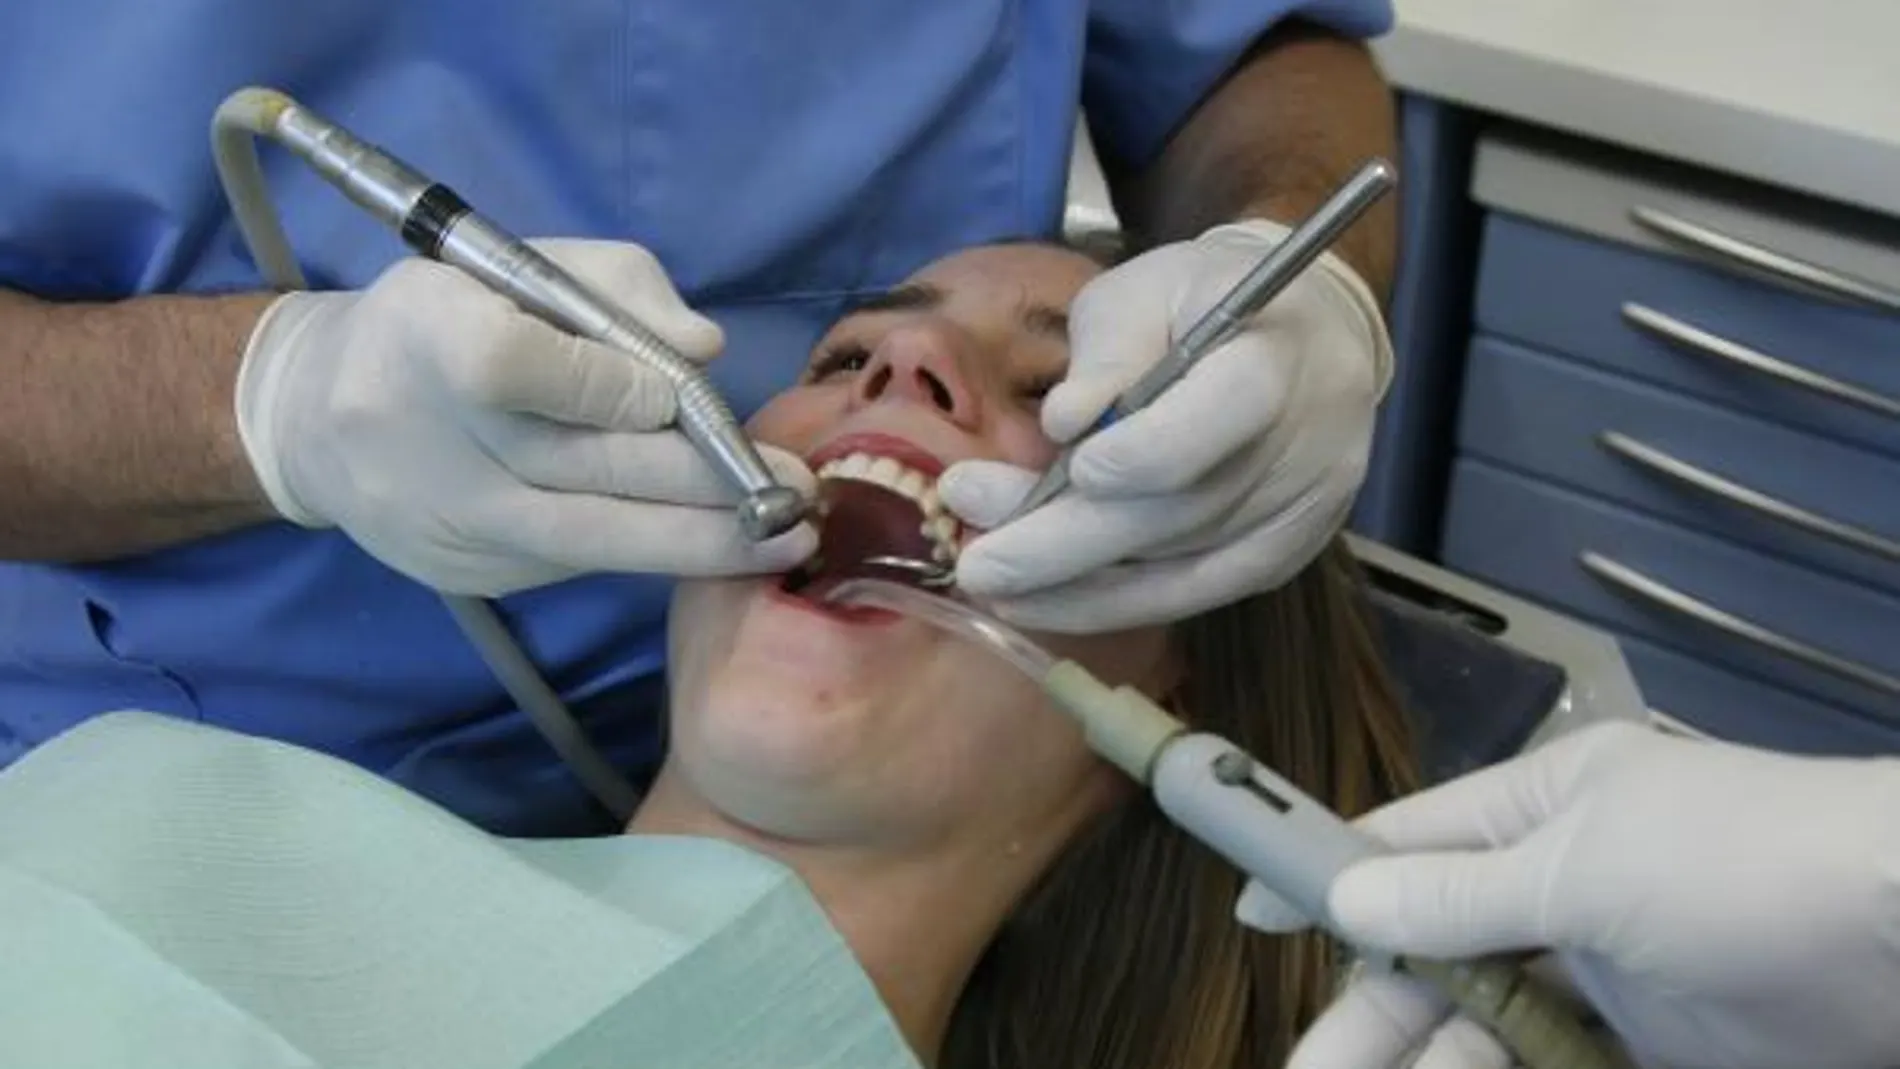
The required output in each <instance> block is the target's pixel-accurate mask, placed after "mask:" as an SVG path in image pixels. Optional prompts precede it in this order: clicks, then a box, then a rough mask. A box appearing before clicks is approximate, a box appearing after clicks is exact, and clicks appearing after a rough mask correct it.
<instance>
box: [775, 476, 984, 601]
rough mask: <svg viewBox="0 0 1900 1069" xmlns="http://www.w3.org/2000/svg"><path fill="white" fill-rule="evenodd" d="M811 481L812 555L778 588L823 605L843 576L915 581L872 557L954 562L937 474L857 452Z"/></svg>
mask: <svg viewBox="0 0 1900 1069" xmlns="http://www.w3.org/2000/svg"><path fill="white" fill-rule="evenodd" d="M818 479H819V485H818V498H819V517H820V519H819V526H818V555H817V556H816V557H814V558H812V559H811V560H809V561H806V562H805V563H804V564H803V565H801V566H799V567H798V568H796V569H794V570H793V571H792V572H790V573H789V574H787V575H786V576H785V578H784V580H783V581H781V582H780V584H779V589H780V590H781V591H782V592H784V593H787V594H792V595H795V596H797V597H799V598H801V599H803V600H806V601H810V602H813V603H822V599H823V597H824V594H825V593H826V592H827V591H828V590H830V589H831V588H832V587H834V586H836V585H837V584H839V583H841V582H843V581H844V580H846V579H852V578H877V579H890V580H894V581H896V582H902V583H908V584H910V585H913V586H916V585H920V580H921V579H922V576H921V575H920V574H919V573H918V572H916V571H913V570H909V569H905V568H901V567H889V566H885V565H881V564H879V563H876V560H877V558H879V557H899V558H904V559H907V560H914V561H920V562H923V563H926V564H937V565H943V566H946V567H947V566H950V565H953V564H954V563H955V562H956V557H957V540H958V538H959V537H960V536H961V534H962V526H961V524H959V523H958V522H957V519H956V517H954V516H951V515H950V514H949V513H948V512H946V511H945V510H944V507H943V502H942V501H940V500H939V499H938V497H937V490H936V482H937V480H936V473H934V472H930V471H925V470H921V469H920V468H918V467H913V466H911V465H908V464H906V463H904V462H903V461H900V460H897V459H895V458H893V457H890V456H886V455H881V454H876V453H871V452H862V451H860V452H850V453H846V454H844V455H842V456H839V457H836V458H835V459H832V460H829V461H827V462H825V463H823V464H822V465H820V466H819V469H818Z"/></svg>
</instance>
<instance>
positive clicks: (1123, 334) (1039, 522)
mask: <svg viewBox="0 0 1900 1069" xmlns="http://www.w3.org/2000/svg"><path fill="white" fill-rule="evenodd" d="M1288 232H1289V230H1288V228H1287V227H1284V226H1281V225H1279V224H1277V223H1272V222H1268V221H1265V220H1255V221H1249V222H1245V223H1234V224H1228V225H1225V226H1219V227H1215V228H1214V229H1212V230H1209V231H1208V232H1207V233H1205V234H1203V235H1202V236H1201V237H1199V238H1198V239H1196V240H1194V241H1187V242H1180V243H1176V244H1172V245H1166V246H1163V247H1161V248H1158V249H1154V250H1152V251H1150V252H1147V253H1145V254H1143V255H1141V256H1139V257H1136V258H1135V259H1133V260H1130V261H1129V262H1127V263H1125V264H1123V265H1121V266H1119V267H1117V268H1115V269H1113V270H1111V271H1108V272H1107V273H1105V274H1103V275H1102V276H1101V277H1099V278H1097V279H1096V280H1094V281H1093V282H1091V283H1090V284H1089V285H1088V287H1087V288H1085V289H1084V290H1083V291H1082V293H1081V295H1080V296H1079V297H1078V298H1077V299H1076V301H1075V303H1074V305H1073V306H1072V307H1071V308H1070V313H1069V320H1070V323H1069V333H1070V351H1071V354H1072V355H1071V364H1070V368H1069V372H1068V375H1067V377H1066V378H1065V380H1064V381H1063V382H1062V384H1061V385H1059V386H1057V387H1056V388H1055V389H1054V390H1052V391H1051V392H1050V394H1049V396H1048V398H1047V399H1046V400H1045V402H1044V404H1043V409H1042V424H1043V429H1044V431H1045V432H1046V433H1047V434H1048V435H1049V437H1050V438H1051V439H1053V440H1054V441H1056V442H1058V443H1068V442H1071V441H1073V440H1074V439H1076V438H1077V437H1078V436H1079V435H1081V434H1082V433H1083V432H1084V431H1086V430H1087V429H1089V428H1090V427H1091V426H1093V425H1094V423H1095V421H1096V420H1097V419H1098V418H1099V417H1100V416H1101V415H1102V414H1103V413H1104V412H1105V411H1107V410H1108V408H1109V407H1110V405H1111V404H1113V403H1114V401H1115V399H1116V398H1117V397H1118V396H1119V395H1120V394H1121V393H1122V392H1123V391H1125V390H1127V389H1128V388H1129V386H1131V385H1132V384H1133V383H1134V382H1135V381H1136V379H1137V378H1138V377H1139V376H1140V375H1141V374H1142V373H1143V372H1144V371H1146V370H1147V369H1148V368H1149V367H1150V366H1152V365H1153V364H1155V363H1156V362H1157V361H1159V360H1160V359H1161V358H1162V356H1163V355H1164V354H1165V353H1166V352H1167V351H1168V348H1169V344H1170V341H1171V339H1173V338H1175V337H1178V336H1180V335H1181V334H1182V333H1184V332H1186V331H1187V330H1188V329H1189V327H1190V326H1192V325H1193V324H1194V323H1195V321H1196V320H1198V319H1199V318H1200V317H1201V316H1202V314H1203V313H1205V312H1206V311H1207V310H1208V308H1209V307H1211V306H1212V305H1213V304H1214V303H1215V302H1216V301H1218V300H1219V299H1220V298H1221V297H1222V295H1224V294H1226V293H1227V292H1228V290H1229V289H1231V288H1232V287H1233V286H1234V284H1235V283H1236V282H1237V281H1238V280H1239V279H1240V278H1241V277H1242V276H1243V275H1245V274H1246V273H1247V272H1248V271H1249V270H1250V269H1251V268H1252V267H1253V266H1254V265H1255V264H1257V263H1259V262H1260V260H1261V258H1262V257H1263V256H1264V255H1265V254H1266V253H1267V251H1268V250H1269V249H1271V248H1273V247H1274V246H1275V245H1277V244H1278V243H1279V242H1281V241H1282V240H1284V239H1285V237H1286V235H1287V234H1288ZM1391 375H1392V349H1391V343H1390V341H1389V339H1388V336H1387V333H1386V328H1385V323H1384V320H1383V318H1382V317H1381V315H1380V311H1379V306H1378V302H1377V300H1376V299H1375V298H1374V297H1373V294H1372V292H1371V290H1370V289H1369V288H1368V287H1367V286H1366V284H1365V282H1363V281H1362V280H1361V279H1360V278H1359V276H1358V274H1357V273H1355V272H1354V271H1353V270H1352V268H1350V267H1349V266H1347V265H1346V263H1345V261H1343V260H1341V259H1340V258H1338V257H1337V256H1335V255H1332V254H1330V253H1329V254H1326V255H1324V256H1322V257H1320V259H1319V260H1318V261H1316V262H1315V263H1314V264H1313V266H1312V267H1310V268H1309V269H1307V270H1306V271H1305V272H1304V273H1302V274H1301V275H1300V277H1298V278H1297V279H1296V280H1294V281H1293V282H1292V284H1291V285H1289V286H1288V287H1287V289H1286V290H1285V291H1284V292H1282V293H1281V294H1279V296H1278V297H1277V298H1275V299H1274V300H1273V301H1272V302H1271V303H1270V304H1269V305H1268V306H1267V307H1266V308H1265V309H1264V310H1263V311H1261V312H1260V313H1258V314H1257V315H1255V316H1253V317H1252V318H1251V320H1250V321H1249V322H1248V324H1247V326H1246V327H1245V328H1243V329H1241V330H1240V331H1239V332H1238V333H1236V334H1235V335H1234V336H1233V337H1231V338H1230V339H1228V340H1227V341H1226V342H1225V343H1223V344H1222V345H1220V346H1219V347H1218V348H1216V349H1215V350H1213V351H1212V352H1210V353H1209V354H1208V355H1207V356H1206V357H1205V358H1204V359H1202V360H1201V361H1200V362H1199V363H1198V364H1196V365H1195V366H1194V367H1193V369H1192V370H1191V371H1189V372H1188V374H1187V375H1186V376H1185V377H1184V378H1183V379H1182V380H1181V381H1180V382H1179V383H1178V384H1176V385H1175V386H1173V387H1171V388H1170V389H1168V391H1167V392H1166V393H1164V394H1162V395H1161V396H1160V397H1159V398H1158V399H1156V400H1155V401H1154V402H1153V403H1152V404H1151V405H1150V406H1149V407H1147V408H1145V409H1143V410H1141V411H1139V412H1136V413H1134V414H1133V415H1130V416H1128V417H1127V418H1125V419H1123V420H1121V421H1120V422H1118V423H1116V424H1115V425H1114V426H1112V427H1110V428H1108V429H1106V430H1103V431H1101V432H1100V433H1098V434H1096V435H1095V436H1094V437H1093V438H1091V439H1089V440H1088V441H1087V442H1085V443H1084V444H1083V445H1082V446H1081V447H1080V448H1079V449H1078V450H1077V451H1076V454H1075V456H1074V459H1073V462H1072V464H1071V466H1070V477H1071V479H1072V483H1073V489H1072V491H1071V492H1065V493H1063V494H1062V495H1060V496H1058V497H1056V498H1055V499H1053V500H1052V501H1050V502H1049V503H1048V504H1047V505H1045V506H1043V507H1041V508H1038V509H1035V510H1034V511H1031V512H1029V513H1027V514H1025V515H1023V516H1022V517H1021V518H1019V519H1014V520H1011V521H1010V522H1008V523H1007V524H1004V525H1003V526H1001V527H1000V528H997V529H996V530H994V531H992V532H991V533H988V534H985V535H982V536H980V537H978V538H976V539H975V540H973V541H972V542H971V543H970V545H969V546H967V547H966V548H965V550H964V552H963V555H962V557H961V558H960V560H959V562H958V566H957V580H958V583H959V585H960V586H961V587H962V588H963V589H964V590H965V591H966V592H968V593H970V594H972V595H974V596H976V597H979V598H982V599H985V600H986V601H988V602H990V603H991V604H992V607H993V608H994V610H995V611H996V612H997V613H998V615H1000V616H1002V617H1004V618H1006V619H1009V620H1011V621H1012V622H1014V623H1016V624H1018V625H1019V626H1023V627H1030V628H1035V629H1040V630H1048V631H1067V632H1093V631H1107V630H1114V629H1118V628H1125V627H1133V626H1140V625H1144V624H1150V623H1155V622H1160V621H1168V620H1176V619H1181V618H1183V617H1187V616H1191V615H1193V614H1195V613H1197V612H1201V611H1204V610H1206V609H1208V608H1211V607H1213V606H1215V605H1219V604H1221V603H1224V602H1228V601H1233V600H1236V599H1239V598H1241V597H1244V596H1246V595H1248V594H1252V593H1256V592H1258V591H1261V590H1266V589H1270V588H1272V587H1274V586H1277V585H1278V584H1280V583H1282V582H1284V581H1285V580H1286V579H1287V578H1288V577H1289V576H1291V575H1292V574H1293V573H1294V572H1296V571H1298V570H1299V569H1300V568H1301V567H1303V566H1304V565H1305V564H1306V563H1307V562H1308V561H1309V560H1311V559H1312V557H1313V555H1314V554H1315V553H1317V552H1318V551H1319V549H1320V548H1321V547H1322V546H1323V545H1324V544H1325V543H1326V540H1327V539H1329V538H1331V537H1332V536H1333V534H1335V533H1336V532H1337V531H1338V529H1339V525H1340V524H1341V523H1342V522H1343V521H1344V518H1345V516H1346V513H1347V512H1348V510H1350V508H1351V506H1352V502H1353V500H1354V497H1355V496H1356V494H1357V493H1358V490H1359V487H1360V484H1361V482H1362V480H1363V479H1364V476H1365V467H1366V460H1367V455H1368V453H1369V450H1370V448H1371V442H1372V429H1373V422H1374V417H1375V415H1376V409H1377V405H1378V401H1379V398H1380V396H1381V395H1382V394H1383V392H1384V390H1385V388H1386V385H1387V384H1388V382H1389V381H1390V379H1391ZM1035 481H1036V476H1035V474H1034V473H1032V472H1027V471H1024V470H1022V469H1020V468H1014V467H1009V466H1006V465H1001V464H994V463H986V462H979V461H967V462H965V463H962V464H959V465H957V466H955V467H953V468H951V469H950V470H949V471H948V472H947V473H945V476H944V478H943V479H942V480H941V481H940V482H939V484H938V491H939V492H940V493H941V494H942V495H943V500H944V503H945V504H947V505H948V506H949V507H950V508H951V509H952V510H954V511H956V512H957V513H959V514H960V515H962V516H963V517H964V518H965V519H966V520H968V521H969V522H971V523H972V524H974V525H976V526H977V527H980V528H992V527H996V524H997V523H998V522H999V521H1001V520H1002V519H1003V518H1004V517H1006V516H1008V515H1009V514H1010V513H1011V512H1012V511H1013V510H1014V508H1015V506H1016V504H1017V503H1018V502H1019V501H1021V500H1022V499H1023V497H1024V495H1025V494H1026V493H1027V492H1028V491H1029V489H1030V487H1031V485H1032V484H1033V483H1034V482H1035Z"/></svg>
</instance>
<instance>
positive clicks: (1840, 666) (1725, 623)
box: [1579, 551, 1900, 697]
mask: <svg viewBox="0 0 1900 1069" xmlns="http://www.w3.org/2000/svg"><path fill="white" fill-rule="evenodd" d="M1579 559H1580V560H1581V561H1582V563H1583V566H1584V568H1586V569H1588V570H1589V571H1590V572H1591V574H1593V575H1595V576H1596V577H1597V578H1599V579H1602V580H1603V581H1604V582H1606V583H1609V584H1610V585H1611V586H1615V587H1619V588H1621V589H1622V590H1625V591H1627V592H1629V593H1631V594H1635V595H1636V596H1638V597H1640V598H1643V599H1645V600H1647V601H1650V602H1653V603H1655V604H1657V605H1660V606H1662V607H1663V608H1665V609H1669V610H1671V611H1672V612H1676V613H1679V614H1681V615H1683V616H1686V617H1688V618H1689V619H1691V620H1694V621H1695V622H1697V623H1699V624H1703V625H1704V626H1707V627H1712V628H1715V629H1716V630H1718V631H1721V632H1723V633H1725V634H1728V635H1731V636H1733V637H1735V638H1739V639H1741V640H1743V641H1744V642H1748V643H1752V644H1753V645H1756V646H1759V647H1761V648H1763V649H1766V650H1769V651H1772V652H1774V653H1778V654H1780V655H1782V656H1783V657H1787V658H1788V659H1790V660H1793V661H1796V662H1798V663H1800V664H1805V665H1807V666H1809V667H1810V668H1818V669H1820V670H1821V671H1823V672H1827V673H1830V674H1832V675H1836V676H1839V677H1841V678H1843V679H1849V680H1852V681H1854V682H1856V683H1859V684H1861V685H1862V686H1865V687H1871V688H1873V689H1874V690H1878V691H1883V692H1885V693H1886V694H1888V695H1890V696H1894V697H1900V679H1896V678H1894V677H1893V676H1890V675H1888V674H1886V673H1885V672H1881V671H1877V670H1875V669H1872V668H1869V667H1867V666H1866V665H1863V664H1860V663H1857V662H1855V661H1850V660H1848V659H1846V658H1845V657H1839V656H1836V655H1834V654H1832V653H1829V652H1827V651H1826V650H1822V649H1816V648H1815V647H1813V646H1810V645H1808V644H1807V643H1805V642H1801V641H1799V640H1797V639H1792V638H1789V637H1788V636H1786V635H1783V634H1780V633H1778V632H1775V631H1770V630H1769V629H1768V628H1765V627H1763V626H1761V625H1760V624H1758V623H1755V622H1754V621H1752V620H1745V619H1743V618H1741V617H1739V616H1736V615H1735V614H1734V613H1730V612H1724V611H1723V610H1721V609H1718V608H1716V607H1715V606H1713V605H1710V604H1709V603H1708V602H1705V601H1701V600H1699V599H1697V598H1693V597H1690V596H1689V595H1688V594H1684V593H1683V592H1682V591H1680V590H1677V589H1676V588H1674V587H1672V586H1667V585H1665V584H1662V583H1659V582H1657V581H1656V580H1654V579H1651V578H1650V577H1649V576H1647V575H1644V574H1643V573H1641V572H1639V571H1637V570H1635V569H1634V568H1631V567H1629V566H1627V565H1624V564H1619V563H1617V562H1616V561H1613V560H1611V559H1610V558H1608V557H1605V556H1603V555H1601V554H1598V553H1591V552H1588V551H1586V552H1585V553H1584V554H1583V555H1582V556H1581V557H1580V558H1579Z"/></svg>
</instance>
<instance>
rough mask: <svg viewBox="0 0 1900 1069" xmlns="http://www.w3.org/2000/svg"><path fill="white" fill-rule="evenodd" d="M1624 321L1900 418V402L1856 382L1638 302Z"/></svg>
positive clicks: (1779, 378) (1630, 306)
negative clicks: (1847, 380)
mask: <svg viewBox="0 0 1900 1069" xmlns="http://www.w3.org/2000/svg"><path fill="white" fill-rule="evenodd" d="M1623 318H1624V319H1627V320H1629V321H1630V322H1631V323H1633V324H1635V325H1636V326H1638V327H1641V328H1642V329H1644V330H1647V331H1649V332H1650V333H1651V334H1654V335H1656V336H1657V337H1660V338H1662V339H1663V340H1664V341H1669V342H1674V343H1675V344H1677V345H1680V346H1683V347H1685V348H1688V349H1693V350H1695V351H1696V352H1698V353H1701V354H1703V355H1704V356H1712V357H1715V358H1716V359H1717V360H1725V361H1727V362H1729V363H1731V364H1734V365H1736V366H1738V367H1744V368H1747V369H1748V370H1750V371H1753V372H1756V373H1758V374H1762V375H1766V376H1768V377H1769V378H1772V379H1775V380H1777V381H1779V382H1785V383H1787V384H1788V385H1790V386H1799V387H1801V388H1802V389H1804V390H1810V391H1812V392H1814V393H1818V394H1820V395H1821V396H1823V397H1829V398H1833V399H1834V400H1836V401H1845V402H1847V403H1848V404H1850V405H1859V406H1860V407H1862V408H1865V409H1869V410H1871V411H1874V412H1878V413H1880V414H1881V415H1883V416H1894V417H1900V401H1896V400H1894V399H1893V398H1891V397H1888V396H1887V395H1886V394H1882V393H1875V392H1874V391H1872V390H1867V389H1863V388H1861V387H1859V386H1855V385H1853V384H1852V383H1847V382H1842V381H1841V380H1839V379H1835V378H1829V377H1828V376H1826V375H1823V374H1820V373H1819V372H1815V371H1810V370H1808V369H1807V368H1804V367H1800V366H1798V365H1795V364H1790V363H1788V362H1787V361H1786V360H1780V359H1777V358H1775V357H1772V356H1769V355H1768V354H1767V353H1763V352H1758V351H1756V350H1754V349H1750V348H1749V347H1748V346H1746V345H1742V344H1741V343H1739V342H1733V341H1730V340H1728V339H1727V338H1724V337H1722V336H1721V335H1720V334H1711V333H1709V332H1708V331H1706V330H1703V329H1702V328H1701V327H1694V326H1690V325H1689V324H1687V323H1684V322H1683V321H1682V320H1680V319H1677V318H1676V317H1674V316H1671V315H1665V314H1663V313H1662V312H1658V311H1656V310H1655V309H1654V308H1650V307H1648V306H1646V305H1641V304H1635V303H1627V304H1625V305H1623Z"/></svg>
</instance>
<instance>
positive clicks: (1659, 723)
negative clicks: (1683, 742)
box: [1648, 705, 1715, 740]
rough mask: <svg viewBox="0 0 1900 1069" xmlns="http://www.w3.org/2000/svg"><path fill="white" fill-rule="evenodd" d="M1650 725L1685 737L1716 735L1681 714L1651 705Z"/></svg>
mask: <svg viewBox="0 0 1900 1069" xmlns="http://www.w3.org/2000/svg"><path fill="white" fill-rule="evenodd" d="M1648 711H1649V725H1650V726H1651V727H1653V728H1655V729H1656V730H1658V731H1662V732H1664V733H1666V734H1670V735H1680V736H1682V737H1683V738H1685V739H1703V740H1707V739H1713V738H1715V736H1713V735H1711V734H1709V733H1708V732H1706V731H1704V730H1702V729H1701V728H1699V727H1696V726H1694V725H1693V724H1690V723H1688V722H1687V721H1685V720H1683V719H1682V718H1681V717H1679V716H1672V715H1670V714H1669V713H1666V712H1664V711H1663V710H1661V709H1658V708H1656V707H1655V706H1653V705H1652V706H1650V707H1649V710H1648Z"/></svg>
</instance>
